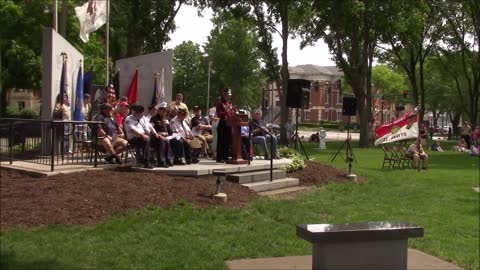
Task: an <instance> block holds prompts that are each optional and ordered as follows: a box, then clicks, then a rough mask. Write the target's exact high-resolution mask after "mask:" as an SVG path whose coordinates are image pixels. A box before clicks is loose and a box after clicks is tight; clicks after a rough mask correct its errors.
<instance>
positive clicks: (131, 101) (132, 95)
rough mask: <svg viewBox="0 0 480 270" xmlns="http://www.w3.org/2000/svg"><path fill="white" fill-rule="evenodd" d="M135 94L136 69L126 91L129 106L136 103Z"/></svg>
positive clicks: (136, 83)
mask: <svg viewBox="0 0 480 270" xmlns="http://www.w3.org/2000/svg"><path fill="white" fill-rule="evenodd" d="M137 92H138V69H137V70H135V74H134V75H133V78H132V82H130V86H129V87H128V90H127V97H128V103H129V104H135V103H136V102H137Z"/></svg>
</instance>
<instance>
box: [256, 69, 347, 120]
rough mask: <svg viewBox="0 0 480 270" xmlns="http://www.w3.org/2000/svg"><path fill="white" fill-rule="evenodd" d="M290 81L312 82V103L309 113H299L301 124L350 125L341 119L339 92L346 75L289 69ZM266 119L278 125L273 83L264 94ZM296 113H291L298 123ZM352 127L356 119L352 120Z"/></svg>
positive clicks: (331, 70) (276, 96)
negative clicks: (328, 123)
mask: <svg viewBox="0 0 480 270" xmlns="http://www.w3.org/2000/svg"><path fill="white" fill-rule="evenodd" d="M288 70H289V72H290V79H304V80H308V81H310V102H309V108H308V109H299V122H312V123H318V122H319V121H321V120H323V121H345V122H346V121H347V120H348V119H347V117H346V116H343V115H342V99H343V95H342V94H341V91H340V89H339V86H340V83H339V82H340V81H341V79H342V77H343V72H342V71H340V70H339V69H338V68H337V67H334V66H316V65H299V66H293V67H289V68H288ZM264 93H265V97H264V100H265V101H266V102H265V107H266V108H267V109H266V114H265V119H266V120H267V121H269V122H270V121H272V118H273V121H275V122H278V120H279V118H278V115H279V112H280V108H279V98H278V89H277V87H276V85H275V84H274V83H269V84H268V85H267V87H266V90H265V92H264ZM295 111H296V110H295V109H290V113H289V115H290V117H291V118H292V119H293V120H294V121H295ZM351 121H352V123H354V122H356V117H352V119H351Z"/></svg>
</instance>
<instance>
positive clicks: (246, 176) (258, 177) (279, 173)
mask: <svg viewBox="0 0 480 270" xmlns="http://www.w3.org/2000/svg"><path fill="white" fill-rule="evenodd" d="M286 175H287V174H286V172H285V171H284V170H277V169H275V170H273V171H272V178H273V179H281V178H285V177H286ZM227 180H228V181H232V182H235V183H239V184H245V183H253V182H261V181H266V180H270V170H262V171H252V172H245V173H234V174H229V175H227Z"/></svg>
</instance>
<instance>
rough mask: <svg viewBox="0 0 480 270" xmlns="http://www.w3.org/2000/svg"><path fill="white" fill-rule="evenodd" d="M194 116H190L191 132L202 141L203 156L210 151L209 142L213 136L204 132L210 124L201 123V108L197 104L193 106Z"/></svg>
mask: <svg viewBox="0 0 480 270" xmlns="http://www.w3.org/2000/svg"><path fill="white" fill-rule="evenodd" d="M193 114H194V117H193V118H192V121H191V124H192V134H193V136H194V137H195V138H198V139H199V140H200V141H201V142H202V152H203V154H204V155H205V156H207V155H208V153H211V151H210V147H209V144H210V143H212V142H213V136H212V135H210V134H208V133H205V132H204V131H205V130H210V129H212V126H210V125H206V124H203V123H202V121H201V117H202V109H201V108H200V107H199V106H195V107H194V108H193Z"/></svg>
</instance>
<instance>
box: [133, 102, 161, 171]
mask: <svg viewBox="0 0 480 270" xmlns="http://www.w3.org/2000/svg"><path fill="white" fill-rule="evenodd" d="M144 111H145V109H144V108H143V106H141V105H135V106H133V107H132V114H131V115H129V116H127V118H125V124H124V125H125V131H126V132H127V138H128V143H129V144H130V145H131V146H133V147H135V148H136V149H141V153H139V154H141V157H140V158H137V159H138V160H139V161H140V162H142V163H143V165H144V167H145V168H147V169H152V168H153V167H152V165H151V164H150V143H151V137H156V138H158V139H159V138H160V135H159V134H157V132H156V131H155V129H154V128H153V126H152V125H151V124H150V123H149V122H148V121H147V119H146V118H145V116H144Z"/></svg>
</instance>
